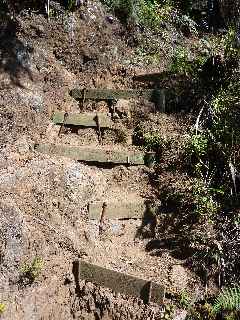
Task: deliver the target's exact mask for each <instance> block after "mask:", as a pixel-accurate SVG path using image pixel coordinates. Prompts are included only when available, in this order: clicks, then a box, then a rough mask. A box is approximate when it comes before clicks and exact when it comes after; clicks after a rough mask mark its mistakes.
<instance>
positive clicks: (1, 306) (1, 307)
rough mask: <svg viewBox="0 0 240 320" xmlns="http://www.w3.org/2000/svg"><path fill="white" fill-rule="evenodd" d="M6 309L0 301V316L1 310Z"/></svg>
mask: <svg viewBox="0 0 240 320" xmlns="http://www.w3.org/2000/svg"><path fill="white" fill-rule="evenodd" d="M5 310H6V305H5V303H0V316H1V314H3V312H4V311H5Z"/></svg>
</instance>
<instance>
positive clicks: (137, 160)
mask: <svg viewBox="0 0 240 320" xmlns="http://www.w3.org/2000/svg"><path fill="white" fill-rule="evenodd" d="M34 149H35V150H36V151H38V152H41V153H45V154H49V155H57V156H63V157H67V158H71V159H74V160H79V161H86V162H92V163H105V164H125V165H144V164H146V165H148V166H151V165H152V163H153V161H154V156H155V154H154V153H144V152H141V151H131V152H130V151H113V150H104V149H97V148H90V147H84V146H81V147H77V146H69V145H55V144H35V146H34Z"/></svg>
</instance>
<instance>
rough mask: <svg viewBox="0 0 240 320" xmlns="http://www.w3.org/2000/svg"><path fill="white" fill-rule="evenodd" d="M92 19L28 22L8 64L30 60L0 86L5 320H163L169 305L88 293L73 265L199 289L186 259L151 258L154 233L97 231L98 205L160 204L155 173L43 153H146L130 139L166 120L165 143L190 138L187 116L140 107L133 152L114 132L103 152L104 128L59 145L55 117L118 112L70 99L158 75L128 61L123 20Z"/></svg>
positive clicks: (123, 124)
mask: <svg viewBox="0 0 240 320" xmlns="http://www.w3.org/2000/svg"><path fill="white" fill-rule="evenodd" d="M82 14H83V16H84V17H82V16H81V14H80V13H76V14H74V15H69V14H64V15H60V17H59V18H58V19H50V22H49V23H48V22H47V20H46V19H45V17H43V16H41V15H36V14H32V16H30V15H28V14H26V15H22V16H20V17H18V21H19V24H20V26H19V30H17V31H16V30H15V32H13V33H11V39H10V40H9V39H8V40H7V41H10V42H9V45H11V46H12V47H11V48H10V49H12V50H10V51H11V52H10V53H9V55H10V54H11V55H10V56H11V58H12V59H13V60H11V59H9V60H8V59H7V56H6V57H5V58H6V63H8V64H9V66H10V64H11V63H13V62H15V63H16V57H18V58H19V57H20V58H19V59H20V62H19V61H18V60H17V61H18V64H17V65H16V69H15V78H13V75H12V74H11V72H10V71H11V70H12V69H11V68H5V70H4V71H3V72H2V73H1V76H0V86H1V90H0V115H1V117H0V148H1V150H0V151H1V152H0V196H1V200H0V210H1V214H0V303H4V304H5V305H6V311H5V312H4V314H3V315H2V319H4V320H18V319H19V320H22V319H24V320H32V319H53V320H54V319H101V318H102V319H124V320H125V319H147V318H148V317H151V319H160V315H161V310H162V307H161V306H156V305H150V306H147V305H144V304H143V303H142V302H141V301H140V300H137V299H134V298H131V297H122V296H120V295H116V294H114V293H112V292H110V291H109V290H107V289H103V288H98V287H96V286H93V285H91V284H86V285H85V284H84V283H81V284H80V288H78V286H77V285H76V283H75V280H74V276H73V273H72V265H73V262H74V261H75V260H76V259H79V258H81V259H84V260H86V261H89V262H92V263H96V264H98V265H101V266H104V267H109V268H111V269H113V270H117V271H122V272H126V273H128V274H131V275H135V276H138V277H140V278H145V279H153V280H154V281H156V282H158V283H162V284H164V285H166V286H167V288H171V290H174V289H177V290H181V289H184V288H190V289H191V288H192V287H193V286H194V281H195V280H196V279H195V277H194V276H193V275H192V274H190V272H189V271H188V270H187V269H186V268H184V267H183V266H182V262H183V261H182V260H178V259H175V258H173V257H172V256H171V255H170V254H169V252H168V251H167V250H158V251H156V252H155V254H154V252H153V253H150V252H147V251H146V250H145V249H146V245H147V244H148V243H149V242H150V241H151V240H153V239H154V234H151V232H152V230H151V226H150V225H146V226H144V227H143V228H142V229H141V226H142V221H141V220H118V221H117V220H113V221H106V228H105V231H104V232H103V234H102V235H101V236H99V235H98V221H89V220H88V217H87V206H88V203H89V202H90V203H92V202H95V201H106V202H111V201H113V202H118V203H123V202H127V201H130V200H136V199H151V200H155V201H158V202H159V199H158V198H157V190H156V186H155V183H154V181H153V176H154V169H149V168H147V167H146V166H129V167H126V166H114V167H107V168H104V167H101V166H98V167H97V166H90V165H87V164H85V163H79V162H77V161H73V160H70V159H67V158H63V157H57V156H49V155H43V154H39V153H37V152H36V151H34V149H33V145H34V143H36V142H48V143H56V144H60V143H61V144H67V145H76V146H80V145H88V146H94V147H97V148H101V149H102V148H104V149H105V148H114V149H117V150H133V149H138V148H137V147H136V146H132V139H131V137H132V133H133V129H134V126H135V124H136V122H137V120H141V119H142V120H144V117H146V114H147V116H150V117H152V118H159V119H160V120H158V121H157V122H156V127H158V128H160V129H159V131H160V133H161V134H162V135H166V134H170V135H171V134H172V136H178V134H180V131H181V130H182V129H181V130H180V127H181V120H179V119H178V118H175V117H174V116H167V115H165V116H161V117H158V115H156V114H150V111H152V110H153V106H152V105H151V104H149V103H148V102H142V101H135V102H133V101H131V102H130V104H128V106H129V108H130V109H131V110H130V111H132V116H131V118H130V120H127V119H126V117H124V118H123V119H119V120H118V121H117V124H116V126H117V127H118V128H119V126H120V128H121V129H123V130H124V132H125V133H126V142H125V144H122V143H119V141H116V132H115V131H113V130H106V132H105V134H104V135H103V145H100V144H99V141H98V135H97V133H96V130H93V129H89V128H88V129H82V128H81V129H80V128H79V130H77V131H74V130H70V129H67V130H66V132H64V133H63V134H61V135H60V137H59V136H58V132H59V126H56V125H53V124H52V121H51V113H52V112H53V111H54V110H57V109H58V110H64V111H66V110H68V111H69V110H71V112H83V111H98V112H101V111H107V112H108V111H109V110H108V107H107V105H106V104H105V103H98V104H96V103H86V104H85V105H84V107H83V106H82V105H79V104H78V103H77V102H76V101H75V100H74V99H72V98H71V97H70V96H69V95H68V91H69V89H72V88H73V87H75V86H82V87H85V86H88V87H91V88H95V87H106V88H115V89H117V88H131V87H134V84H133V81H132V76H133V75H134V74H136V73H141V72H142V73H144V72H150V71H158V70H157V68H155V70H153V69H154V68H153V67H151V66H146V65H144V64H140V65H136V64H134V63H131V62H129V59H130V60H131V58H134V57H133V55H134V53H133V49H132V48H131V47H130V46H128V45H127V43H126V42H125V41H124V40H123V39H122V38H123V35H124V37H125V36H126V34H124V31H123V29H122V26H121V25H120V23H119V22H118V21H117V20H116V21H115V20H114V23H113V24H110V23H108V22H107V20H106V15H107V14H106V12H105V11H104V9H103V8H102V6H101V5H100V4H98V3H97V4H96V3H95V2H94V3H93V2H91V1H89V2H88V5H87V6H86V8H85V9H84V12H83V13H82ZM8 27H10V28H12V27H13V26H11V25H10V26H8ZM69 30H70V31H71V32H70V31H69ZM6 36H9V34H8V35H6ZM5 40H6V39H5ZM14 59H15V60H14ZM21 59H22V60H21ZM127 63H128V64H127ZM136 109H137V111H136ZM161 119H162V120H161ZM155 120H156V119H155ZM164 123H165V125H164ZM139 230H142V234H145V237H144V236H143V235H142V234H141V232H139ZM146 235H147V236H146ZM159 255H160V256H159ZM36 256H40V257H41V258H42V259H43V261H44V266H43V268H42V270H41V273H40V276H39V277H38V278H37V280H36V281H35V282H34V283H33V284H32V285H28V286H25V287H22V286H21V284H20V283H19V278H20V276H21V274H22V271H21V269H22V266H23V265H24V264H25V263H26V262H27V263H31V262H32V261H33V259H34V257H36ZM104 317H105V318H104ZM107 317H108V318H107Z"/></svg>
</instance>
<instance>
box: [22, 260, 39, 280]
mask: <svg viewBox="0 0 240 320" xmlns="http://www.w3.org/2000/svg"><path fill="white" fill-rule="evenodd" d="M43 264H44V263H43V259H42V258H40V257H35V258H34V259H33V261H32V262H31V263H30V264H29V263H26V264H24V265H23V266H22V268H21V282H23V283H24V284H25V283H27V284H32V283H33V282H34V281H35V280H36V279H37V278H38V277H39V275H40V273H41V272H42V269H43Z"/></svg>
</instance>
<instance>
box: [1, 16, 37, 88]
mask: <svg viewBox="0 0 240 320" xmlns="http://www.w3.org/2000/svg"><path fill="white" fill-rule="evenodd" d="M17 32H18V23H17V22H16V21H14V20H11V19H10V18H7V19H1V21H0V72H1V73H2V72H5V73H7V74H8V75H9V78H10V81H11V84H13V85H16V86H19V87H23V85H22V84H21V81H20V77H21V75H24V74H27V76H28V77H29V79H31V80H32V81H33V76H32V72H31V69H30V53H31V52H32V51H33V49H32V48H31V47H30V46H28V45H25V44H24V43H23V42H22V41H21V40H19V39H18V36H17Z"/></svg>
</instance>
